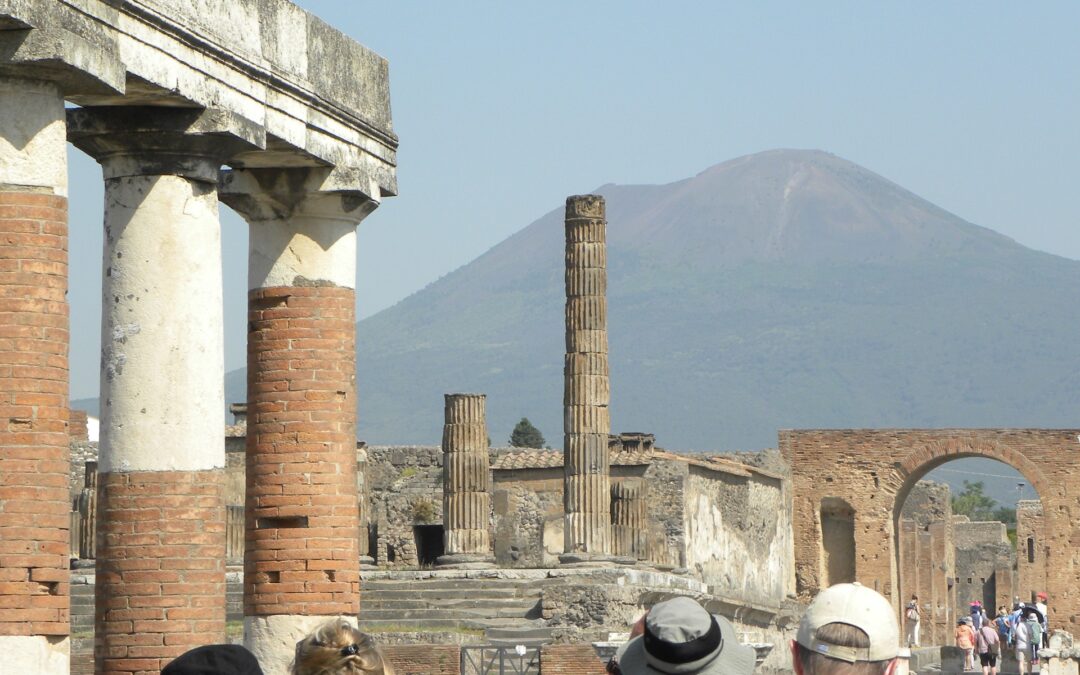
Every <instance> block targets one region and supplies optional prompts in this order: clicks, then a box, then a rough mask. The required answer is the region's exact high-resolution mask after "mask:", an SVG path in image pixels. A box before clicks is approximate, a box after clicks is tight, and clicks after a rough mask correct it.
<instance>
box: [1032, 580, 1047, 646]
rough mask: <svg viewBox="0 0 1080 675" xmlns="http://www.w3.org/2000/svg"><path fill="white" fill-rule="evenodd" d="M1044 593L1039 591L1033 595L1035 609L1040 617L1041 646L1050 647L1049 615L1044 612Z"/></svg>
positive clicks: (1045, 597)
mask: <svg viewBox="0 0 1080 675" xmlns="http://www.w3.org/2000/svg"><path fill="white" fill-rule="evenodd" d="M1046 599H1047V596H1046V593H1044V592H1042V591H1039V592H1038V593H1036V594H1035V609H1037V610H1039V614H1041V615H1042V646H1043V647H1049V646H1050V615H1049V614H1047V612H1046Z"/></svg>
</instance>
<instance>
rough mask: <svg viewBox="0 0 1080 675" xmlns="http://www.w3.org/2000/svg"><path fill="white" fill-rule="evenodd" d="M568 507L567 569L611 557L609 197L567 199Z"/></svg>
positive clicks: (565, 448) (565, 427)
mask: <svg viewBox="0 0 1080 675" xmlns="http://www.w3.org/2000/svg"><path fill="white" fill-rule="evenodd" d="M565 221H566V222H565V225H566V362H565V368H564V371H563V373H564V380H565V391H564V394H563V410H564V417H563V430H564V439H563V457H564V459H563V462H564V464H563V466H564V498H563V505H564V508H565V513H566V516H565V523H564V527H563V532H564V538H565V540H564V547H563V555H562V556H560V558H559V560H560V562H561V563H562V564H567V565H569V564H590V563H603V562H609V561H611V560H612V557H611V513H610V508H611V502H610V494H609V490H610V486H609V467H608V461H609V460H608V434H609V433H610V432H611V419H610V417H609V414H608V403H609V399H610V385H609V383H608V355H607V298H606V291H607V252H606V243H605V241H606V240H605V232H606V227H607V223H606V221H605V215H604V199H603V197H600V196H597V195H583V196H577V197H569V198H567V200H566V219H565Z"/></svg>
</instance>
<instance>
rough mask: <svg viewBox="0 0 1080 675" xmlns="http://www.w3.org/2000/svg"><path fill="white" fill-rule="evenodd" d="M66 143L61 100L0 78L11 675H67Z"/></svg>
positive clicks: (2, 643)
mask: <svg viewBox="0 0 1080 675" xmlns="http://www.w3.org/2000/svg"><path fill="white" fill-rule="evenodd" d="M5 56H6V54H5V55H4V56H0V61H3V60H4V57H5ZM66 143H67V140H66V135H65V125H64V98H63V96H62V94H61V92H60V89H59V88H58V87H57V86H55V85H53V84H51V83H47V82H42V81H35V80H24V79H18V78H11V77H0V406H2V409H3V412H2V419H3V422H2V424H0V477H3V480H2V481H0V579H3V582H4V583H2V584H0V607H2V609H0V653H2V654H3V657H0V661H2V662H3V664H4V665H3V669H4V670H5V671H6V670H9V669H10V671H11V672H13V673H17V672H18V673H46V672H47V673H66V672H68V653H69V643H68V635H69V632H70V630H69V624H68V613H69V607H70V606H69V600H68V589H69V578H70V576H69V571H68V551H69V547H70V544H69V532H70V527H71V520H70V512H71V505H70V501H69V494H68V485H67V481H68V477H67V476H68V464H69V453H68V422H67V420H68V400H67V397H68V361H67V355H68V304H67V299H66V292H67V283H68V279H67V274H68V267H67V241H68V237H67V208H68V205H67V154H66V152H67V149H66Z"/></svg>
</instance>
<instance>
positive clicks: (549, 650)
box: [540, 645, 604, 675]
mask: <svg viewBox="0 0 1080 675" xmlns="http://www.w3.org/2000/svg"><path fill="white" fill-rule="evenodd" d="M540 672H541V673H542V674H543V675H604V664H603V663H602V662H601V661H600V657H598V656H597V655H596V650H595V649H593V648H592V645H544V646H543V647H541V648H540Z"/></svg>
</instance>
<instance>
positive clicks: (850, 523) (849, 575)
mask: <svg viewBox="0 0 1080 675" xmlns="http://www.w3.org/2000/svg"><path fill="white" fill-rule="evenodd" d="M821 569H822V570H823V571H824V572H825V580H824V581H825V586H826V587H827V586H832V585H833V584H839V583H844V582H851V581H855V509H853V508H852V507H851V505H850V504H848V503H847V502H846V501H844V500H843V499H839V498H837V497H826V498H825V499H823V500H822V501H821Z"/></svg>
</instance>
